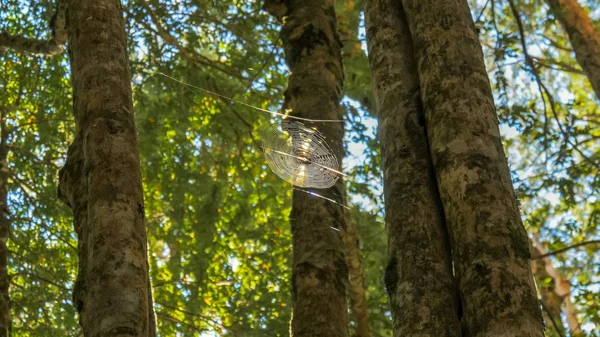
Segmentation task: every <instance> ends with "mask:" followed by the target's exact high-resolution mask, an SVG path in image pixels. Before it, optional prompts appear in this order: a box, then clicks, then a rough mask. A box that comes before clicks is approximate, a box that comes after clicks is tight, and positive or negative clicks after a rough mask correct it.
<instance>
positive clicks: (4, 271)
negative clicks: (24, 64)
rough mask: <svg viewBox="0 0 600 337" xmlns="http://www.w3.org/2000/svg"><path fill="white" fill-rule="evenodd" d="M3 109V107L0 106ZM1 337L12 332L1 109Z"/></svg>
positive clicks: (4, 132) (5, 136)
mask: <svg viewBox="0 0 600 337" xmlns="http://www.w3.org/2000/svg"><path fill="white" fill-rule="evenodd" d="M0 109H3V107H0ZM0 112H1V114H0V337H6V336H8V335H9V333H10V299H9V297H8V288H9V285H10V278H9V276H8V246H7V243H8V237H9V233H10V218H9V215H10V213H9V211H8V176H9V170H8V162H7V158H6V157H7V155H8V148H7V146H8V144H7V141H8V133H7V132H8V130H6V116H5V115H4V110H0Z"/></svg>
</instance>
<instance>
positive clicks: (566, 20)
mask: <svg viewBox="0 0 600 337" xmlns="http://www.w3.org/2000/svg"><path fill="white" fill-rule="evenodd" d="M546 1H547V2H548V5H550V9H551V10H552V12H554V14H555V15H556V17H557V18H558V21H559V22H560V24H561V25H562V26H563V28H564V29H565V30H566V31H567V34H568V35H569V40H570V41H571V46H572V47H573V51H575V58H576V59H577V62H578V63H579V65H580V66H581V68H582V69H583V72H584V73H585V75H586V76H587V78H588V79H589V81H590V83H591V84H592V88H594V91H595V92H596V97H598V98H599V99H600V32H598V31H596V30H595V28H594V23H593V22H592V20H591V19H590V17H589V16H588V15H587V13H586V12H585V10H584V9H583V8H582V7H581V6H580V5H579V3H578V2H577V0H546Z"/></svg>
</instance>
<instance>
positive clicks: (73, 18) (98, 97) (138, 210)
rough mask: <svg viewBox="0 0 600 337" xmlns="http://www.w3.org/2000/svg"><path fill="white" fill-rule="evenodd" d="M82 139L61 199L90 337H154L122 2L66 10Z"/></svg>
mask: <svg viewBox="0 0 600 337" xmlns="http://www.w3.org/2000/svg"><path fill="white" fill-rule="evenodd" d="M69 22H70V27H69V49H70V56H71V74H72V83H73V98H74V102H73V108H74V114H75V121H76V127H77V135H76V138H75V140H74V141H73V144H72V145H71V146H70V148H69V152H68V155H67V163H66V165H65V167H64V168H63V169H62V170H61V173H60V187H59V190H60V191H59V194H60V196H61V199H63V200H64V201H65V202H66V203H67V204H68V205H69V206H70V207H71V208H72V209H73V212H74V223H75V230H76V232H77V235H78V238H79V260H80V263H79V271H78V278H77V282H76V285H75V290H74V296H73V297H74V303H75V305H76V307H77V310H78V312H79V314H80V323H81V326H82V327H83V331H84V334H85V336H86V337H104V336H106V337H108V336H123V337H125V336H139V337H142V336H143V337H146V336H154V335H155V331H154V313H153V310H152V300H151V293H150V282H149V276H148V260H147V259H148V257H147V241H146V226H145V216H144V202H143V193H142V184H141V175H140V166H139V165H140V164H139V156H138V147H137V139H136V131H135V124H134V119H133V102H132V96H131V85H130V74H129V70H128V59H127V38H126V34H125V26H124V21H123V17H122V7H121V2H120V1H118V0H79V1H75V0H73V1H70V3H69Z"/></svg>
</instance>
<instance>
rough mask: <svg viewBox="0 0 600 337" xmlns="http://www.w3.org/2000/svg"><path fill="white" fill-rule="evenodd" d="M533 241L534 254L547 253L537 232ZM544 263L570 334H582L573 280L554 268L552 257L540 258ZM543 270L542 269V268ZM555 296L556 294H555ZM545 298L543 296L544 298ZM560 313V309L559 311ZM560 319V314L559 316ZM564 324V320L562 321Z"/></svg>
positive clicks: (545, 272) (575, 335) (574, 336)
mask: <svg viewBox="0 0 600 337" xmlns="http://www.w3.org/2000/svg"><path fill="white" fill-rule="evenodd" d="M533 242H534V243H535V250H536V254H534V255H544V254H546V250H545V249H544V247H543V246H542V243H541V242H540V239H539V237H538V234H537V233H535V234H534V235H533ZM539 261H541V262H542V263H543V267H544V270H543V272H544V274H545V275H547V277H550V278H552V281H553V282H552V284H553V287H552V289H551V290H552V292H553V294H554V295H555V296H556V297H557V298H558V299H560V300H559V302H558V303H559V309H560V310H561V311H562V312H563V313H564V314H565V317H566V319H567V324H568V326H569V335H570V336H573V337H577V336H581V334H582V331H581V325H580V324H579V318H578V317H577V316H578V315H577V311H576V310H575V306H574V305H573V302H572V301H571V282H569V280H566V279H564V278H563V277H562V276H561V275H560V273H559V272H558V270H556V269H555V268H554V266H553V265H552V260H550V257H544V258H541V259H539ZM540 272H542V270H540ZM553 297H554V296H553ZM542 299H543V298H542ZM542 303H543V302H542ZM559 314H560V311H559ZM559 319H560V316H559ZM561 325H562V322H561Z"/></svg>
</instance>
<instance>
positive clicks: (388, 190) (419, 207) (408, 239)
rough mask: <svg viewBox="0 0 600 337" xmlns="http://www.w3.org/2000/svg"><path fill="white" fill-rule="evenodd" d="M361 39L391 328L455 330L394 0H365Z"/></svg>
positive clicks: (402, 331) (451, 286) (453, 293)
mask: <svg viewBox="0 0 600 337" xmlns="http://www.w3.org/2000/svg"><path fill="white" fill-rule="evenodd" d="M365 20H366V28H367V44H368V47H369V53H368V54H369V61H370V65H371V76H372V81H373V87H374V93H375V102H376V105H377V111H378V116H379V139H380V142H381V155H382V161H383V172H384V176H383V179H384V195H385V221H386V230H387V235H388V265H387V268H386V271H385V285H386V289H387V292H388V296H389V298H390V303H391V307H392V318H393V332H394V336H396V337H403V336H440V337H441V336H448V337H449V336H454V337H458V336H461V330H460V319H459V316H458V315H459V304H458V303H459V302H458V290H457V287H456V283H455V280H454V277H453V275H452V260H451V251H450V245H449V242H448V237H447V230H446V227H445V223H444V216H443V209H442V207H441V204H440V200H439V194H438V191H437V184H436V181H435V175H434V171H433V167H432V164H431V160H430V158H429V146H428V144H427V135H426V131H425V117H424V114H423V106H422V104H421V100H420V97H419V79H418V74H417V72H416V64H415V59H414V55H413V50H412V41H411V37H410V32H409V30H408V27H407V23H406V17H405V13H404V11H403V9H402V5H401V4H400V3H398V2H396V1H393V0H367V1H366V7H365Z"/></svg>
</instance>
